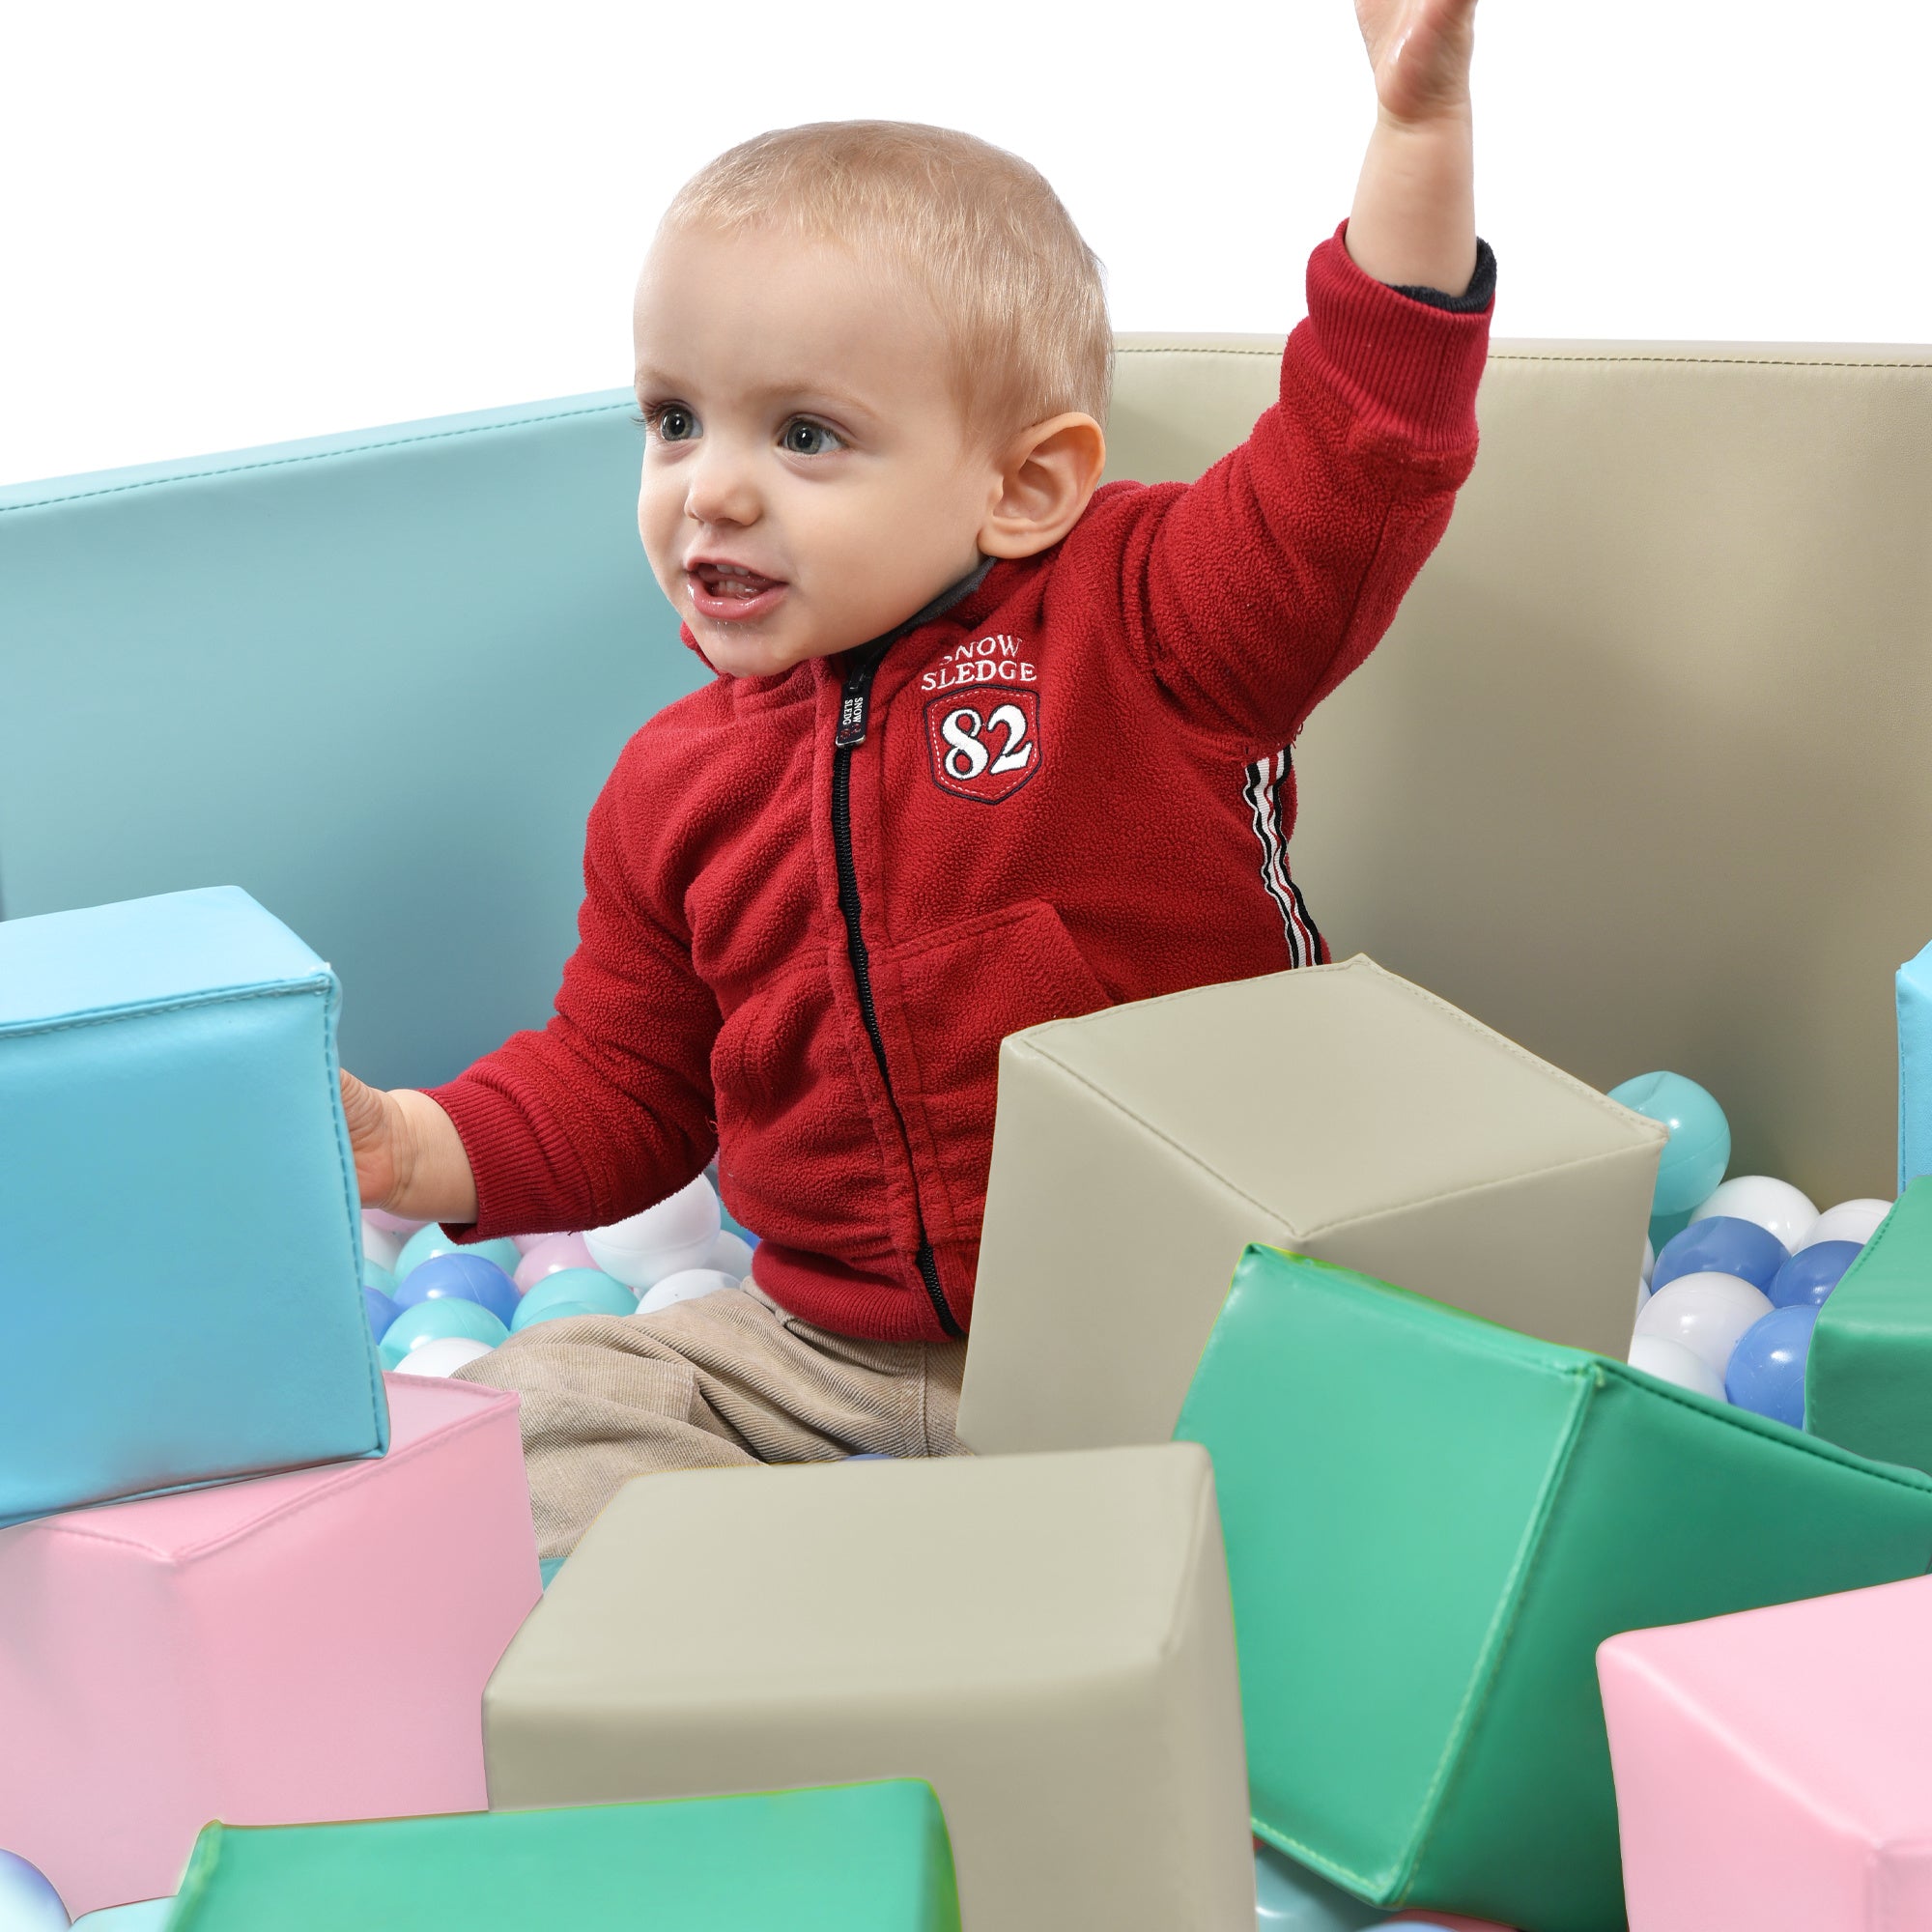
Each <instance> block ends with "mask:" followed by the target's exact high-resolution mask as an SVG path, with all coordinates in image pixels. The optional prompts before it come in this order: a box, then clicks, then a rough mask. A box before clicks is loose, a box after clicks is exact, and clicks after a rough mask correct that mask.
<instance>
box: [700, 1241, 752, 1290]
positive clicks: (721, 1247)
mask: <svg viewBox="0 0 1932 1932" xmlns="http://www.w3.org/2000/svg"><path fill="white" fill-rule="evenodd" d="M704 1265H705V1266H706V1267H714V1268H716V1269H717V1270H718V1272H719V1273H720V1274H728V1275H729V1276H730V1277H731V1279H732V1280H733V1281H743V1280H744V1279H745V1277H746V1276H747V1275H748V1274H750V1273H751V1271H752V1244H751V1242H750V1241H748V1240H746V1238H745V1237H744V1236H742V1235H734V1234H733V1233H732V1232H731V1231H730V1229H729V1228H721V1229H719V1231H718V1238H717V1239H716V1240H715V1241H713V1242H712V1244H711V1252H710V1254H709V1255H708V1256H707V1257H706V1258H705V1262H704Z"/></svg>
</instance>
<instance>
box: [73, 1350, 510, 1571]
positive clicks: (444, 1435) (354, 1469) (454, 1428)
mask: <svg viewBox="0 0 1932 1932" xmlns="http://www.w3.org/2000/svg"><path fill="white" fill-rule="evenodd" d="M456 1386H459V1387H460V1386H464V1384H456ZM486 1393H488V1394H490V1395H492V1396H494V1395H495V1394H496V1393H497V1391H495V1390H489V1391H486ZM496 1408H497V1404H496V1403H495V1402H494V1401H492V1402H490V1403H488V1404H486V1405H485V1406H483V1407H481V1408H479V1409H477V1410H476V1411H475V1412H474V1413H473V1414H471V1415H469V1416H466V1417H465V1418H464V1419H463V1420H462V1421H460V1422H453V1423H451V1424H449V1425H448V1427H446V1428H443V1429H439V1430H436V1431H435V1432H434V1433H433V1434H431V1435H424V1436H420V1437H418V1438H417V1439H416V1440H415V1441H414V1442H412V1443H410V1444H409V1445H408V1446H407V1447H405V1448H402V1449H396V1448H391V1449H390V1450H389V1452H388V1454H387V1455H386V1456H365V1457H361V1458H359V1459H358V1460H357V1461H355V1462H354V1463H310V1464H308V1465H307V1466H308V1468H309V1469H311V1470H313V1469H327V1468H331V1467H332V1468H335V1469H338V1470H339V1471H340V1473H339V1474H338V1475H337V1476H336V1477H335V1479H334V1480H333V1481H331V1482H327V1483H321V1484H318V1485H317V1486H316V1488H314V1489H312V1490H310V1491H309V1492H307V1493H306V1494H305V1495H301V1496H298V1497H295V1498H293V1499H291V1500H290V1501H288V1502H284V1503H277V1504H275V1505H274V1506H273V1507H272V1508H270V1509H267V1510H265V1511H263V1513H262V1514H261V1515H260V1516H255V1517H250V1518H249V1519H248V1520H247V1521H246V1522H241V1523H237V1524H236V1526H235V1527H234V1528H233V1529H226V1530H223V1531H222V1532H221V1533H220V1535H218V1536H212V1537H210V1538H208V1540H207V1541H206V1542H203V1543H190V1544H186V1545H184V1546H183V1548H180V1549H164V1548H158V1547H157V1546H156V1545H155V1544H152V1543H144V1542H143V1541H141V1539H140V1538H138V1537H133V1536H116V1535H114V1534H112V1533H111V1532H110V1531H106V1530H99V1529H90V1528H85V1527H83V1526H82V1525H81V1524H79V1523H74V1522H62V1523H60V1524H58V1525H56V1527H55V1528H54V1530H53V1532H52V1533H53V1534H54V1535H56V1536H72V1537H77V1538H79V1539H80V1540H81V1541H82V1542H86V1543H112V1544H118V1545H119V1546H120V1547H121V1548H124V1549H140V1550H144V1551H146V1552H147V1554H148V1555H150V1556H157V1557H159V1558H161V1559H162V1561H164V1562H167V1563H170V1564H172V1565H174V1567H176V1568H177V1569H179V1568H180V1567H182V1566H183V1565H184V1564H187V1563H191V1562H194V1561H196V1560H197V1559H198V1558H200V1557H203V1556H207V1555H210V1554H212V1553H213V1551H215V1550H217V1549H225V1548H227V1547H228V1545H230V1544H231V1543H238V1542H240V1541H241V1538H242V1537H244V1536H252V1535H253V1534H254V1533H255V1532H256V1531H257V1530H259V1529H264V1528H266V1527H267V1526H268V1525H269V1524H270V1523H273V1522H285V1521H287V1520H289V1519H290V1518H291V1517H297V1516H299V1515H301V1513H302V1512H303V1511H304V1510H306V1509H312V1508H313V1507H314V1506H315V1505H316V1504H317V1503H320V1502H322V1501H324V1500H326V1499H327V1497H330V1496H332V1495H334V1494H335V1492H337V1491H338V1490H341V1489H343V1488H345V1487H347V1486H348V1485H349V1484H351V1483H354V1482H356V1481H358V1480H364V1479H366V1477H367V1475H368V1473H369V1471H370V1469H371V1468H372V1466H374V1465H377V1464H382V1465H384V1466H387V1467H394V1466H395V1465H397V1464H398V1463H410V1462H413V1461H414V1460H415V1459H416V1458H417V1457H419V1456H422V1455H424V1454H425V1453H427V1452H428V1451H429V1450H430V1449H432V1448H436V1447H439V1446H440V1445H441V1444H442V1443H445V1442H453V1441H454V1440H455V1439H456V1438H457V1437H458V1436H460V1435H468V1434H469V1432H470V1431H471V1430H473V1429H480V1428H481V1427H482V1426H483V1425H484V1424H485V1423H486V1422H488V1421H489V1420H490V1418H491V1415H492V1414H493V1413H494V1411H495V1410H496ZM257 1473H258V1474H260V1475H267V1474H268V1473H270V1472H268V1471H260V1472H257ZM287 1473H290V1474H297V1473H301V1472H299V1471H289V1472H287ZM251 1480H254V1478H253V1477H247V1476H243V1477H234V1478H230V1477H222V1478H220V1479H218V1481H216V1482H212V1483H202V1484H197V1485H196V1487H197V1488H199V1489H215V1488H226V1487H227V1486H228V1485H229V1484H230V1483H231V1482H234V1481H241V1482H246V1481H251ZM175 1493H177V1494H185V1493H190V1492H175Z"/></svg>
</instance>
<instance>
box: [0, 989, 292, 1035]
mask: <svg viewBox="0 0 1932 1932" xmlns="http://www.w3.org/2000/svg"><path fill="white" fill-rule="evenodd" d="M327 985H328V982H327V980H301V981H298V983H296V984H294V985H288V986H251V987H249V988H248V990H247V991H246V992H242V991H241V990H239V989H238V990H224V991H221V992H214V993H195V994H191V995H190V996H188V997H187V998H185V999H180V1000H161V1001H157V1002H155V1003H153V1004H151V1005H147V1006H129V1007H109V1008H103V1009H101V1010H100V1011H99V1012H93V1013H87V1014H84V1015H75V1016H70V1017H66V1018H62V1019H57V1020H34V1021H31V1022H23V1023H20V1024H18V1025H12V1026H10V1025H8V1024H7V1023H6V1022H4V1021H0V1039H32V1038H34V1037H36V1036H38V1035H40V1034H48V1033H77V1032H79V1031H80V1029H81V1028H83V1027H98V1026H115V1025H118V1024H119V1023H120V1022H121V1021H122V1020H132V1019H143V1020H144V1019H148V1018H150V1017H151V1016H153V1015H154V1014H156V1013H185V1012H191V1011H192V1010H193V1009H195V1008H196V1007H222V1006H230V1005H234V1004H237V1003H239V1002H241V1001H242V1000H288V999H296V998H304V997H309V996H312V995H314V994H317V993H325V992H327Z"/></svg>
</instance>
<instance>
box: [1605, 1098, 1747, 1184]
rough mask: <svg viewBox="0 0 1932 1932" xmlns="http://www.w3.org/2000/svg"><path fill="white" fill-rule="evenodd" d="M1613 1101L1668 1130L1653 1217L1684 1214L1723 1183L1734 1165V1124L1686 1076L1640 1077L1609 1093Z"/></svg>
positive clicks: (1658, 1173)
mask: <svg viewBox="0 0 1932 1932" xmlns="http://www.w3.org/2000/svg"><path fill="white" fill-rule="evenodd" d="M1610 1098H1611V1099H1612V1100H1614V1101H1616V1103H1617V1104H1618V1105H1619V1106H1620V1107H1628V1108H1629V1109H1630V1110H1631V1112H1632V1113H1634V1114H1641V1115H1643V1116H1644V1118H1645V1119H1646V1120H1652V1121H1656V1122H1660V1123H1661V1124H1662V1126H1664V1127H1665V1128H1667V1129H1668V1130H1669V1134H1670V1138H1669V1140H1668V1141H1666V1142H1665V1143H1664V1147H1663V1152H1662V1156H1661V1157H1660V1159H1659V1160H1658V1163H1657V1192H1656V1194H1655V1195H1654V1196H1653V1197H1652V1201H1651V1212H1652V1213H1653V1214H1679V1213H1682V1212H1683V1210H1684V1209H1685V1208H1694V1207H1695V1206H1696V1205H1697V1203H1698V1202H1700V1201H1701V1200H1703V1199H1704V1197H1705V1196H1706V1195H1707V1194H1709V1193H1710V1191H1711V1190H1712V1189H1713V1188H1714V1187H1716V1186H1717V1184H1718V1183H1719V1181H1720V1180H1721V1179H1723V1178H1724V1169H1725V1168H1727V1167H1728V1166H1729V1165H1730V1164H1731V1123H1730V1122H1728V1121H1727V1120H1725V1118H1724V1110H1723V1109H1722V1108H1721V1107H1720V1106H1719V1105H1718V1103H1717V1101H1716V1100H1715V1099H1713V1098H1712V1096H1711V1095H1710V1094H1708V1093H1706V1092H1705V1090H1704V1089H1703V1088H1701V1087H1700V1086H1698V1084H1697V1083H1696V1081H1694V1080H1687V1079H1686V1078H1685V1077H1684V1075H1683V1074H1681V1073H1639V1074H1638V1075H1637V1076H1636V1078H1635V1079H1634V1080H1626V1081H1625V1082H1624V1083H1623V1084H1622V1085H1621V1086H1619V1087H1612V1088H1611V1089H1610Z"/></svg>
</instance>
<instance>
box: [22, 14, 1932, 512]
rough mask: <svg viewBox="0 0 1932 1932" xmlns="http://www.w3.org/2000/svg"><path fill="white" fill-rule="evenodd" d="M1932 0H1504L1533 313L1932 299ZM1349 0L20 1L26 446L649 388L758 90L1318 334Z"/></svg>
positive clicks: (1912, 321)
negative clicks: (943, 132) (874, 129)
mask: <svg viewBox="0 0 1932 1932" xmlns="http://www.w3.org/2000/svg"><path fill="white" fill-rule="evenodd" d="M1928 72H1932V5H1928V4H1927V0H1861V4H1858V5H1854V6H1849V7H1838V6H1833V5H1830V4H1828V0H1814V4H1812V5H1809V6H1805V7H1798V6H1794V5H1787V4H1784V0H1615V4H1611V3H1610V0H1484V5H1483V10H1482V14H1481V18H1480V48H1479V53H1478V71H1477V133H1478V141H1479V168H1480V179H1479V205H1480V225H1481V227H1482V230H1483V232H1484V233H1485V234H1486V235H1487V236H1489V237H1490V239H1491V240H1492V241H1493V242H1494V244H1495V246H1496V248H1497V251H1498V253H1499V255H1500V256H1501V258H1502V266H1503V280H1502V287H1501V293H1500V297H1499V301H1498V308H1497V322H1496V327H1497V330H1498V332H1499V333H1501V334H1504V335H1513V336H1525V335H1577V336H1635V337H1650V338H1697V337H1704V338H1712V337H1715V338H1720V339H1721V338H1730V339H1734V340H1785V341H1791V340H1810V341H1845V342H1850V341H1890V342H1914V341H1918V342H1922V341H1925V340H1926V339H1927V338H1928V336H1932V222H1928V218H1927V212H1928V198H1932V146H1928V141H1927V136H1926V126H1927V115H1926V109H1925V104H1924V89H1925V79H1926V75H1927V73H1928ZM1372 100H1373V96H1372V92H1371V89H1370V86H1369V82H1368V77H1367V66H1366V63H1365V62H1364V60H1363V58H1362V55H1361V51H1360V47H1359V43H1358V42H1357V40H1356V37H1355V29H1354V21H1353V14H1352V10H1351V6H1350V0H1274V4H1271V5H1258V4H1252V0H1193V3H1192V4H1183V5H1175V4H1172V0H1170V4H1166V5H1163V6H1160V7H1158V8H1155V7H1151V6H1142V5H1139V4H1136V0H1116V4H1114V5H1113V6H1111V7H1106V6H1100V5H1097V4H1095V0H1020V4H1014V5H1006V6H987V5H985V4H983V0H982V3H981V4H967V5H959V4H952V5H933V4H931V0H895V4H886V0H819V4H816V5H813V4H811V0H784V3H783V4H772V3H771V0H712V4H708V5H699V4H694V0H682V4H679V5H670V4H667V0H630V4H624V5H617V4H606V3H605V0H542V4H538V0H530V3H529V4H525V5H517V6H511V5H500V4H498V5H492V4H488V0H471V4H469V5H467V6H462V7H457V6H452V5H444V4H440V0H385V4H377V5H372V4H364V0H333V4H329V5H327V6H319V5H315V4H313V0H249V4H246V5H237V4H216V3H215V0H138V3H137V4H128V0H0V482H5V481H17V480H22V479H26V478H31V477H38V476H46V475H53V474H60V473H67V472H71V471H75V470H82V469H99V468H105V467H108V466H110V465H116V464H123V463H135V462H146V461H152V460H157V459H162V458H167V457H174V456H185V455H189V454H197V453H201V452H205V451H210V450H215V449H226V448H236V447H242V446H246V445H248V444H252V443H258V442H267V441H272V440H280V439H284V438H288V437H295V436H303V435H310V434H315V433H320V432H324V431H330V430H339V429H350V428H357V427H362V426H366V425H370V424H375V423H382V422H390V421H396V420H401V419H406V418H409V417H414V416H426V415H435V414H440V413H442V412H448V411H453V410H464V409H476V408H487V407H491V406H494V405H497V404H502V403H513V402H523V401H528V400H531V399H534V398H538V397H544V396H552V395H563V394H571V393H576V392H581V391H583V390H588V389H601V388H609V387H617V386H622V385H624V384H626V383H627V382H628V381H629V369H628V344H627V323H628V308H629V293H630V287H631V282H632V279H633V277H634V275H635V273H636V270H637V266H638V263H639V259H640V257H641V254H642V251H643V248H644V245H645V242H646V241H647V240H648V237H649V235H650V232H651V229H652V226H653V224H654V222H655V219H656V216H657V213H658V212H659V210H660V209H661V208H662V206H663V204H664V202H665V201H666V199H667V198H668V195H669V194H670V192H671V191H672V190H673V189H674V188H675V187H676V185H678V183H679V182H680V181H681V180H683V179H684V178H685V177H686V176H687V175H688V174H689V173H690V172H691V171H692V170H693V169H694V168H696V166H697V165H699V164H700V163H701V162H702V161H704V160H705V159H706V158H708V156H711V155H712V154H714V153H716V152H717V151H719V150H720V149H722V148H724V147H726V146H728V145H730V143H731V142H733V141H735V140H738V139H740V138H742V137H743V136H745V135H747V134H750V133H753V132H755V131H757V130H758V129H760V128H767V127H773V126H781V125H785V124H788V123H792V122H797V121H809V120H823V119H832V118H842V117H846V116H855V115H882V116H890V117H895V118H900V119H907V120H927V121H938V122H945V123H949V124H951V125H953V126H957V127H962V128H970V129H972V130H973V131H975V132H977V133H980V134H983V135H985V136H987V137H989V138H990V139H992V140H995V141H998V142H1001V143H1003V144H1005V145H1007V146H1009V147H1011V148H1014V149H1016V150H1018V151H1019V152H1020V153H1022V154H1024V155H1026V156H1028V157H1029V158H1030V159H1031V160H1033V161H1035V162H1036V163H1037V165H1039V166H1040V167H1041V168H1042V169H1043V170H1044V171H1045V172H1046V174H1047V176H1048V177H1049V179H1050V180H1052V181H1053V183H1054V184H1055V185H1056V186H1057V187H1058V188H1059V190H1060V192H1061V195H1062V197H1063V198H1064V199H1065V201H1066V203H1067V205H1068V206H1069V207H1070V208H1071V210H1072V212H1073V214H1074V217H1075V219H1076V220H1077V221H1078V222H1079V223H1080V225H1081V227H1082V228H1083V230H1084V231H1085V233H1086V235H1087V237H1088V239H1089V241H1092V242H1093V244H1094V247H1095V248H1096V249H1097V251H1098V252H1099V254H1100V256H1101V257H1102V259H1103V260H1104V261H1105V262H1106V263H1107V265H1108V270H1109V278H1110V288H1111V293H1112V299H1113V306H1114V317H1115V322H1116V326H1117V327H1122V328H1127V329H1151V328H1174V329H1252V330H1268V331H1273V332H1280V331H1282V330H1284V329H1285V328H1287V327H1289V326H1290V325H1291V324H1292V323H1293V320H1294V319H1295V317H1296V316H1297V315H1298V314H1299V313H1300V309H1301V294H1300V287H1301V269H1302V262H1303V260H1304V258H1305V255H1306V253H1307V250H1308V248H1309V246H1310V245H1311V244H1312V243H1313V242H1314V241H1317V240H1318V239H1319V238H1320V237H1321V236H1322V235H1324V234H1326V233H1327V232H1328V231H1329V230H1330V229H1332V228H1333V226H1334V225H1335V223H1336V222H1337V221H1338V220H1339V219H1340V218H1341V216H1342V215H1343V214H1344V213H1346V212H1347V210H1348V205H1349V199H1350V190H1351V188H1352V185H1353V181H1354V173H1355V168H1356V165H1357V163H1358V161H1359V158H1360V154H1361V147H1362V142H1363V140H1364V138H1365V136H1366V132H1367V128H1368V126H1369V122H1370V118H1371V115H1372Z"/></svg>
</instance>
